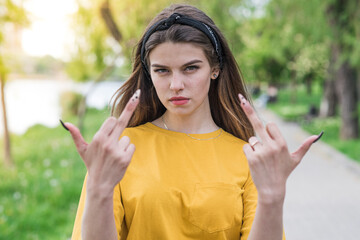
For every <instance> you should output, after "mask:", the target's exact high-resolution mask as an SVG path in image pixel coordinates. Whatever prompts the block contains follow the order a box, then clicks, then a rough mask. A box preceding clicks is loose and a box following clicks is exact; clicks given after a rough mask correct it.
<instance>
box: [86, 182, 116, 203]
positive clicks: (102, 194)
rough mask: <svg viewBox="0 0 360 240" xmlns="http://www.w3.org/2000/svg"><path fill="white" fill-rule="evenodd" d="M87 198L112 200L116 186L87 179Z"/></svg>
mask: <svg viewBox="0 0 360 240" xmlns="http://www.w3.org/2000/svg"><path fill="white" fill-rule="evenodd" d="M86 195H87V198H90V199H97V200H101V201H106V200H111V201H112V199H113V195H114V187H113V186H110V185H109V184H98V183H97V182H94V181H91V179H89V178H88V179H87V182H86Z"/></svg>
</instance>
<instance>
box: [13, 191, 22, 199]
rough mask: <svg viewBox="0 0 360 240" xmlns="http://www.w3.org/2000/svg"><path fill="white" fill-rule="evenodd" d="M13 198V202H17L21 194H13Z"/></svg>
mask: <svg viewBox="0 0 360 240" xmlns="http://www.w3.org/2000/svg"><path fill="white" fill-rule="evenodd" d="M13 198H14V199H15V200H19V199H20V198H21V193H20V192H14V194H13Z"/></svg>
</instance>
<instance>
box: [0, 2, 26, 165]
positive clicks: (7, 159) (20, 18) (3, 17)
mask: <svg viewBox="0 0 360 240" xmlns="http://www.w3.org/2000/svg"><path fill="white" fill-rule="evenodd" d="M0 7H1V12H0V50H1V48H3V46H2V45H3V44H4V30H3V29H4V26H5V25H10V24H11V25H22V26H24V25H27V24H29V21H28V19H27V16H26V12H25V10H24V9H23V8H22V7H21V6H19V5H17V4H16V3H15V1H12V0H0ZM6 59H7V56H5V55H4V54H3V51H0V90H1V91H0V92H1V106H2V114H3V129H4V163H5V165H7V166H13V165H14V163H13V160H12V157H11V147H10V146H11V144H10V135H9V130H8V125H7V114H6V103H5V91H4V88H5V84H6V80H7V75H8V73H9V71H10V70H9V69H8V67H7V66H6Z"/></svg>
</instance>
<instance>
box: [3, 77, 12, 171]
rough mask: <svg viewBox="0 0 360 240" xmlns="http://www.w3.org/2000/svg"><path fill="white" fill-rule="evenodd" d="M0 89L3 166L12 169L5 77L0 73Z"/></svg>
mask: <svg viewBox="0 0 360 240" xmlns="http://www.w3.org/2000/svg"><path fill="white" fill-rule="evenodd" d="M0 88H1V90H0V91H1V105H2V110H3V111H2V114H3V122H4V164H5V166H7V167H13V166H14V163H13V160H12V157H11V148H10V135H9V129H8V125H7V115H6V105H5V94H4V92H5V91H4V88H5V77H4V76H3V74H1V73H0Z"/></svg>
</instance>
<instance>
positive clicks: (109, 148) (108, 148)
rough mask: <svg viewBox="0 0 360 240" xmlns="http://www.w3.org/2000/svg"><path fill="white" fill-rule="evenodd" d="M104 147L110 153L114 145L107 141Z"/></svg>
mask: <svg viewBox="0 0 360 240" xmlns="http://www.w3.org/2000/svg"><path fill="white" fill-rule="evenodd" d="M102 149H103V151H104V152H105V153H110V152H111V151H112V146H111V144H109V143H105V144H103V145H102Z"/></svg>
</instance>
